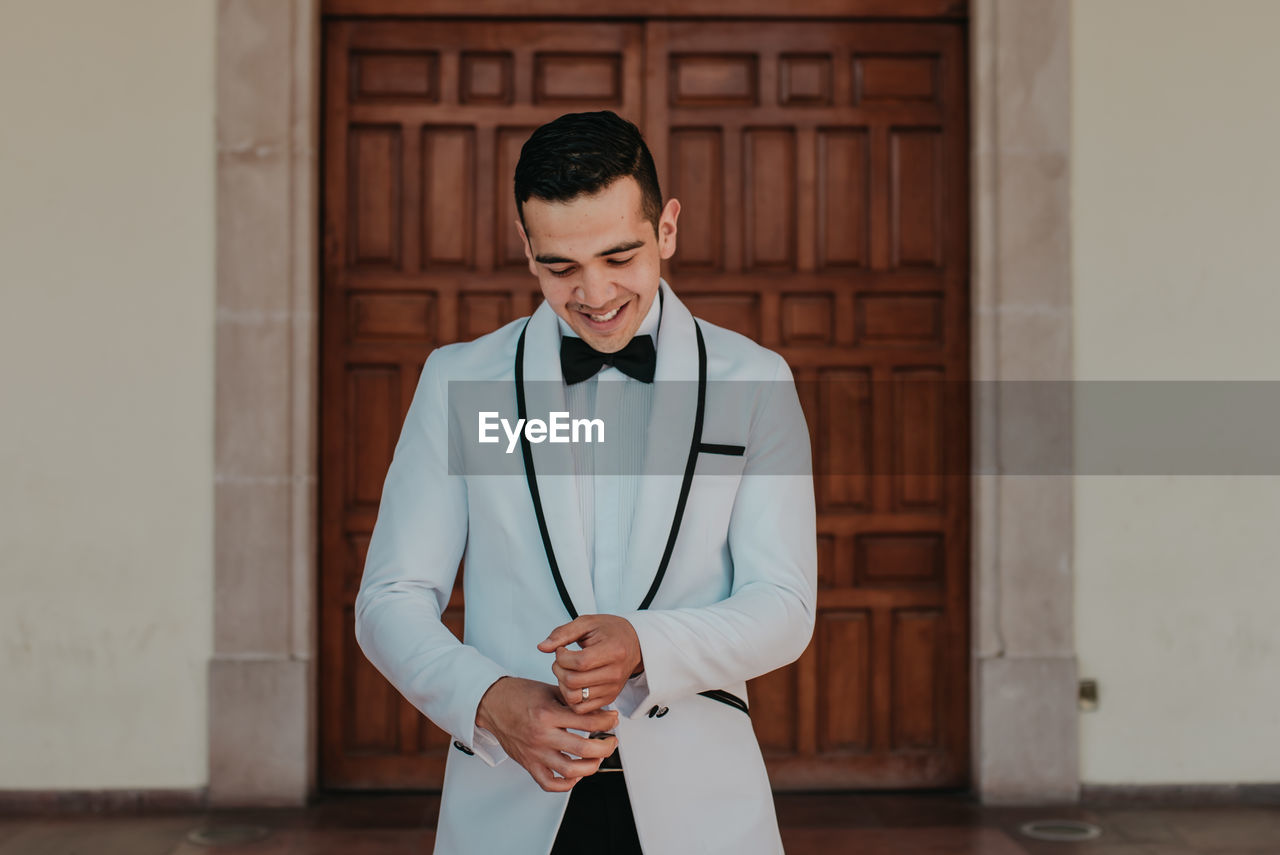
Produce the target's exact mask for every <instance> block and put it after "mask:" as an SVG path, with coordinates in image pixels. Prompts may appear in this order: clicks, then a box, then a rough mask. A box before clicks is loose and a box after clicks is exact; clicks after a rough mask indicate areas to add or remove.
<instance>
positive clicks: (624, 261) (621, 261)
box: [609, 255, 635, 267]
mask: <svg viewBox="0 0 1280 855" xmlns="http://www.w3.org/2000/svg"><path fill="white" fill-rule="evenodd" d="M633 258H635V256H634V255H632V256H628V257H627V258H611V259H609V263H610V264H612V265H613V266H614V267H621V266H622V265H624V264H630V263H631V260H632V259H633Z"/></svg>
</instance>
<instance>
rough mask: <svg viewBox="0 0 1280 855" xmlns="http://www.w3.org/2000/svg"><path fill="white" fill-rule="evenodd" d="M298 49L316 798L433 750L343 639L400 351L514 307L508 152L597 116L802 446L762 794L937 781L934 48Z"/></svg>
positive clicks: (394, 422)
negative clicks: (763, 356) (314, 355)
mask: <svg viewBox="0 0 1280 855" xmlns="http://www.w3.org/2000/svg"><path fill="white" fill-rule="evenodd" d="M324 42H325V48H324V49H325V86H324V104H323V108H324V120H323V121H324V136H323V141H324V152H323V163H324V175H323V181H324V195H323V199H324V202H323V205H324V210H323V231H324V268H323V282H322V294H323V297H322V301H323V304H322V307H321V312H322V330H323V345H322V369H321V383H322V390H321V401H322V412H321V419H322V423H321V437H320V439H321V450H322V461H321V470H320V471H321V482H320V501H321V515H320V518H321V566H320V583H321V585H320V590H321V594H320V604H319V605H320V627H321V630H320V631H321V659H320V662H319V673H320V697H321V716H320V726H321V751H322V756H321V758H320V760H321V767H320V768H321V784H322V786H324V787H326V788H364V789H377V788H423V789H434V788H438V787H439V786H440V784H441V781H442V778H443V769H444V762H445V758H446V756H447V752H448V751H449V744H450V740H449V737H448V735H446V734H444V733H442V732H441V731H439V730H437V729H436V728H435V727H434V726H433V725H432V724H431V723H430V721H428V720H427V719H426V718H425V717H424V716H423V715H422V714H421V713H420V712H418V711H417V710H416V709H415V708H413V707H412V706H411V705H410V704H409V703H408V702H407V701H405V700H404V699H403V698H402V697H401V696H400V695H399V693H398V692H396V691H395V689H394V688H392V687H391V686H390V684H388V683H387V682H386V681H385V680H384V679H383V678H382V676H381V675H380V674H379V673H378V672H377V671H376V670H375V669H374V668H373V666H372V665H370V664H369V663H368V661H367V660H366V659H365V658H364V656H363V654H362V653H361V651H360V649H359V647H358V646H357V644H356V642H355V636H354V629H353V603H354V598H355V594H356V591H357V589H358V586H359V581H360V576H361V572H362V568H363V564H364V557H365V548H366V546H367V543H368V539H369V534H370V532H371V530H372V527H373V524H374V520H375V519H376V515H377V511H378V501H379V498H380V495H381V488H382V482H383V478H384V476H385V474H386V470H387V466H388V464H389V462H390V460H391V455H392V450H393V448H394V446H395V442H396V439H397V436H398V434H399V430H400V426H401V424H402V421H403V418H404V414H405V412H406V410H407V408H408V406H409V402H410V399H411V396H412V393H413V390H414V388H415V385H416V383H417V380H418V376H419V372H420V370H421V367H422V363H423V361H424V360H425V358H426V356H427V354H428V353H429V352H430V351H431V349H432V348H434V347H436V346H438V345H441V344H445V343H448V342H452V341H460V340H467V339H471V338H474V337H475V336H478V335H481V334H483V333H486V332H488V331H490V330H492V329H495V328H496V327H498V326H500V325H501V324H503V323H505V322H507V321H509V320H511V319H513V318H516V317H519V316H521V315H526V314H528V313H529V312H531V311H532V310H533V309H534V308H536V306H537V305H538V304H539V302H540V301H541V295H540V293H539V291H538V286H537V282H536V280H535V279H534V278H533V277H532V276H530V274H529V272H528V270H527V268H526V267H525V262H524V256H523V253H522V251H521V246H520V242H519V239H518V236H517V233H516V230H515V227H514V225H513V218H514V216H515V213H514V203H513V201H512V173H513V169H514V166H515V162H516V159H517V157H518V155H519V151H520V146H521V144H522V143H523V142H524V140H525V139H526V138H527V136H528V134H529V133H530V132H531V131H532V129H533V128H535V127H536V126H538V125H539V124H542V123H543V122H546V121H549V120H550V119H552V118H554V117H556V116H558V115H560V114H562V113H565V112H574V111H580V110H596V109H605V108H608V109H612V110H614V111H616V112H618V113H619V114H621V115H623V116H625V117H627V118H629V119H631V120H632V121H634V122H636V123H637V124H638V125H639V126H640V127H641V129H642V131H643V132H644V134H645V137H646V139H647V141H648V143H649V145H650V147H651V149H652V151H653V154H654V157H655V159H656V161H657V164H658V169H659V174H660V180H661V184H662V189H663V192H664V195H665V196H671V195H674V196H676V197H678V198H679V199H680V200H681V203H682V213H681V217H680V224H679V225H680V231H679V246H678V251H677V253H676V256H675V258H674V259H673V260H672V261H671V263H670V264H669V265H668V267H667V268H666V269H665V270H664V275H665V276H666V278H667V279H668V281H669V282H671V284H672V286H673V287H674V289H675V290H676V292H677V293H678V294H680V296H681V299H683V300H684V301H685V302H686V303H687V304H688V305H689V307H690V308H691V309H692V311H693V312H694V314H695V315H697V316H699V317H702V318H705V319H707V320H709V321H711V322H713V323H718V324H722V325H725V326H728V327H731V328H733V329H736V330H738V331H740V332H742V333H744V334H746V335H748V336H750V337H751V338H753V339H755V340H757V341H759V342H761V343H762V344H764V345H766V346H768V347H770V348H773V349H775V350H777V351H779V352H780V353H782V354H783V355H784V356H785V357H786V359H787V360H788V361H789V363H790V364H791V366H792V368H793V371H794V373H795V376H796V378H797V383H798V385H799V388H800V390H801V394H802V400H803V403H804V406H805V411H806V415H807V417H808V421H809V425H810V429H811V431H812V437H811V438H812V442H813V448H814V455H815V465H816V468H817V473H818V474H817V479H816V482H817V493H818V495H817V499H818V511H819V517H818V529H819V530H818V544H819V580H820V592H819V614H818V618H817V626H816V629H815V632H814V636H813V641H812V643H811V645H810V646H809V649H808V650H807V651H806V652H805V654H804V656H803V657H802V658H801V659H800V660H799V661H798V662H796V663H795V664H793V665H791V666H789V667H786V668H783V669H781V670H779V671H776V672H774V673H771V674H768V675H766V676H763V677H761V678H759V679H757V680H755V681H753V682H752V683H751V685H750V703H751V707H752V713H751V716H752V720H753V722H754V725H755V729H756V732H757V734H758V735H759V738H760V742H761V745H762V747H763V749H764V751H765V754H766V758H767V762H768V767H769V771H770V775H771V778H772V781H773V783H774V786H775V788H777V789H834V788H865V789H882V788H925V787H948V786H965V785H967V784H968V782H969V777H968V776H969V745H968V730H969V728H968V721H969V712H968V703H969V688H968V687H969V672H968V661H969V657H968V649H969V641H968V639H969V633H968V621H969V583H968V575H969V574H968V557H967V556H968V490H969V481H968V477H967V468H968V467H967V461H968V435H969V431H968V424H969V412H968V403H967V395H966V394H965V388H966V382H967V380H968V360H969V348H968V323H967V317H968V294H967V288H968V251H967V243H968V221H967V213H966V212H967V182H966V174H967V169H966V161H967V157H968V148H967V130H966V113H967V106H966V85H965V80H966V70H965V56H964V30H963V27H962V26H961V25H959V24H955V23H933V22H922V23H901V22H898V23H891V22H869V21H830V20H827V21H778V20H771V21H751V20H736V21H714V22H713V21H695V20H687V21H681V20H635V19H632V20H592V21H586V20H583V21H566V20H557V21H535V20H493V19H490V20H483V21H469V20H460V19H450V20H444V19H441V20H426V19H408V20H406V19H394V20H376V19H342V20H331V21H327V22H326V26H325V29H324ZM547 584H549V585H550V584H552V580H551V577H550V575H548V578H547ZM461 606H462V603H461V592H460V590H458V591H455V593H454V597H453V600H452V601H451V606H450V609H449V612H448V613H447V622H448V623H449V625H450V626H451V627H452V628H453V629H454V630H455V631H457V632H459V633H460V631H461V621H462V609H461Z"/></svg>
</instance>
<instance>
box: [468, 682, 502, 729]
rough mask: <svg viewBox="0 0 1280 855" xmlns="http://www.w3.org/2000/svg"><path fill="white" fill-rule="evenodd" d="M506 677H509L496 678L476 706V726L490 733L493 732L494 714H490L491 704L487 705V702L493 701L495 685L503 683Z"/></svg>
mask: <svg viewBox="0 0 1280 855" xmlns="http://www.w3.org/2000/svg"><path fill="white" fill-rule="evenodd" d="M506 679H508V678H507V677H499V678H498V679H496V680H494V681H493V683H492V684H491V685H490V686H489V688H488V689H485V692H484V694H483V695H481V696H480V703H479V704H478V705H477V706H476V727H481V728H484V729H485V730H487V731H489V732H490V733H493V716H492V715H490V709H489V706H488V705H486V703H485V702H486V701H488V702H489V704H492V703H493V700H494V698H493V688H494V686H496V685H498V684H499V683H501V682H502V681H503V680H506Z"/></svg>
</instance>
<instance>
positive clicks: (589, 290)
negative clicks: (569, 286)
mask: <svg viewBox="0 0 1280 855" xmlns="http://www.w3.org/2000/svg"><path fill="white" fill-rule="evenodd" d="M617 293H618V287H617V286H616V285H614V283H613V279H612V277H611V276H610V275H609V271H608V270H584V271H583V272H582V278H581V279H580V280H579V283H578V287H577V292H576V293H575V294H574V296H575V297H577V298H578V300H579V302H581V303H583V304H585V305H587V306H589V307H591V308H593V309H603V308H604V307H605V306H607V305H609V303H610V302H612V301H613V298H614V297H615V296H616V295H617Z"/></svg>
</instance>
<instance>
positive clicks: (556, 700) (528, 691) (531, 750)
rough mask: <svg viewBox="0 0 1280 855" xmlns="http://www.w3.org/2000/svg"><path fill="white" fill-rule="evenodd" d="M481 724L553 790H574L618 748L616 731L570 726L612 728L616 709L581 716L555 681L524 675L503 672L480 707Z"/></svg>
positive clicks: (507, 750) (557, 791)
mask: <svg viewBox="0 0 1280 855" xmlns="http://www.w3.org/2000/svg"><path fill="white" fill-rule="evenodd" d="M476 724H477V725H479V726H480V727H483V728H484V729H485V730H487V731H489V732H490V733H492V734H493V735H494V737H496V738H497V740H498V744H499V745H501V746H502V749H503V750H504V751H506V752H507V756H508V757H510V758H511V759H512V760H514V761H516V762H517V763H519V764H520V765H521V766H523V767H524V768H525V771H527V772H528V773H529V774H530V775H531V776H533V780H535V781H537V782H538V786H540V787H542V789H544V790H546V791H547V792H549V793H563V792H566V791H568V790H571V789H573V785H574V784H576V783H578V781H580V780H582V779H583V778H584V777H586V776H587V775H594V774H595V773H596V771H597V770H598V769H599V768H600V761H601V760H603V759H604V758H606V757H608V756H609V755H610V754H612V753H613V750H614V749H615V748H617V747H618V738H617V737H616V736H610V737H609V738H607V739H588V738H586V737H585V736H578V735H577V734H576V733H570V732H569V730H568V729H569V728H573V729H574V730H585V731H588V732H595V731H605V730H612V729H613V728H614V727H616V726H617V724H618V713H617V712H616V711H615V710H604V711H601V712H596V713H592V714H591V715H579V714H577V713H575V712H573V711H572V710H569V709H567V708H566V707H565V706H564V704H563V703H562V702H561V700H560V694H559V692H557V691H556V687H555V686H552V685H550V684H549V683H539V682H537V681H536V680H524V679H521V678H520V677H503V678H502V679H500V680H498V681H497V682H495V683H494V684H493V685H492V686H490V687H489V690H488V691H487V692H485V693H484V697H482V698H481V699H480V706H479V707H478V708H477V710H476ZM569 754H573V755H576V756H578V757H581V758H582V759H581V760H575V759H573V758H572V757H569V756H566V755H569ZM553 773H559V774H560V775H562V776H563V777H560V778H557V777H556V776H555V774H553Z"/></svg>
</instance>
